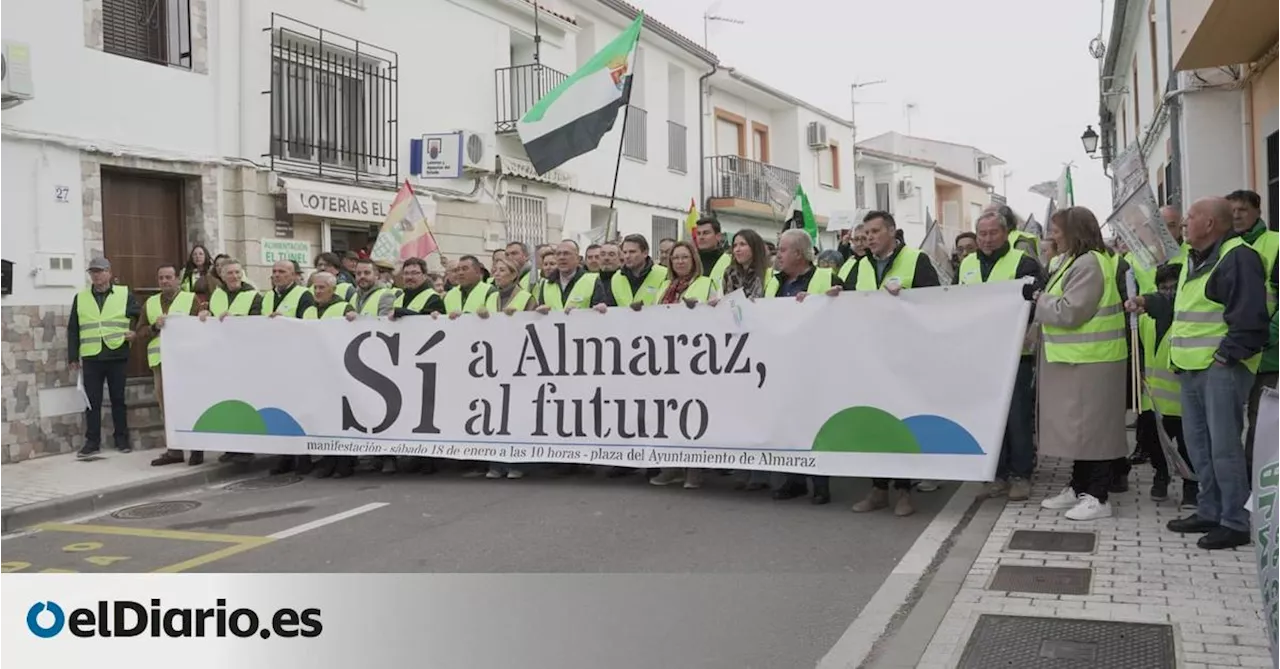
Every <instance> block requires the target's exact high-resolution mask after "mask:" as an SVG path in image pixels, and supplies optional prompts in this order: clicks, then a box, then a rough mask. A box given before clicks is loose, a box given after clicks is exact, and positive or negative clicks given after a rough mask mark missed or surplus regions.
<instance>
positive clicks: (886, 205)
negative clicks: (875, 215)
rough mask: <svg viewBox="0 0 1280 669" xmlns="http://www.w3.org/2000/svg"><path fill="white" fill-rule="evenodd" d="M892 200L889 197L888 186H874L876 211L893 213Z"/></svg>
mask: <svg viewBox="0 0 1280 669" xmlns="http://www.w3.org/2000/svg"><path fill="white" fill-rule="evenodd" d="M892 204H893V200H892V199H890V197H889V184H887V183H878V184H876V209H879V210H880V211H887V212H890V213H893V207H892V206H891V205H892Z"/></svg>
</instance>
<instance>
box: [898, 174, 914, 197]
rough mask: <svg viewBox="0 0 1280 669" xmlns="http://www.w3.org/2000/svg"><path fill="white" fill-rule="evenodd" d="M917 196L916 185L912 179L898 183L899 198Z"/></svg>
mask: <svg viewBox="0 0 1280 669" xmlns="http://www.w3.org/2000/svg"><path fill="white" fill-rule="evenodd" d="M915 194H916V184H915V182H914V181H912V180H911V179H910V178H906V179H902V180H900V181H898V197H899V198H901V199H904V200H905V199H907V198H909V197H911V196H912V195H915Z"/></svg>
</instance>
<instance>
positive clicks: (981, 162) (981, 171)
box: [978, 158, 991, 177]
mask: <svg viewBox="0 0 1280 669" xmlns="http://www.w3.org/2000/svg"><path fill="white" fill-rule="evenodd" d="M990 171H991V166H990V164H988V163H987V159H986V158H978V176H980V177H985V176H987V173H988V172H990Z"/></svg>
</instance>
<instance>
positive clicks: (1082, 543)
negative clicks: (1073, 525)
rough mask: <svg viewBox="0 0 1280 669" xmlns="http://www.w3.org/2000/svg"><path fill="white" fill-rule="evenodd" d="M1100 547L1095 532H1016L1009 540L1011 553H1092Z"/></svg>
mask: <svg viewBox="0 0 1280 669" xmlns="http://www.w3.org/2000/svg"><path fill="white" fill-rule="evenodd" d="M1097 545H1098V535H1096V534H1094V533H1093V532H1045V531H1042V530H1014V532H1013V536H1012V537H1010V538H1009V550H1011V551H1044V552H1050V553H1092V552H1093V550H1094V548H1096V547H1097Z"/></svg>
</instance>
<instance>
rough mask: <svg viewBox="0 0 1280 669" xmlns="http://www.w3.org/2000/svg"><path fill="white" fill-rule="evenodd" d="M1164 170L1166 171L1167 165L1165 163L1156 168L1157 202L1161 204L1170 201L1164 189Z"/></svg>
mask: <svg viewBox="0 0 1280 669" xmlns="http://www.w3.org/2000/svg"><path fill="white" fill-rule="evenodd" d="M1164 172H1165V166H1163V165H1161V166H1160V169H1158V170H1156V204H1159V205H1161V206H1163V205H1166V204H1169V202H1168V201H1167V200H1166V199H1165V197H1166V193H1165V190H1164Z"/></svg>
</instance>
